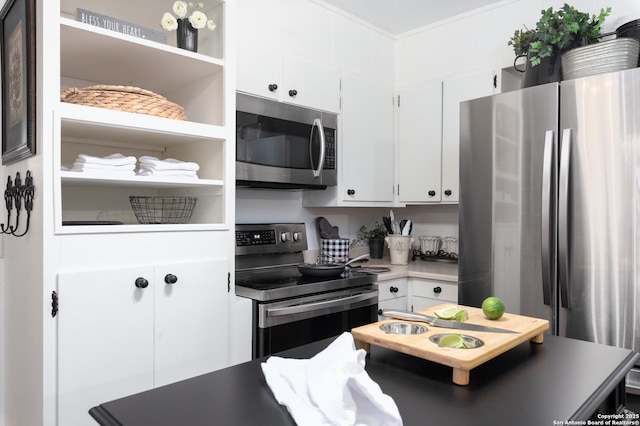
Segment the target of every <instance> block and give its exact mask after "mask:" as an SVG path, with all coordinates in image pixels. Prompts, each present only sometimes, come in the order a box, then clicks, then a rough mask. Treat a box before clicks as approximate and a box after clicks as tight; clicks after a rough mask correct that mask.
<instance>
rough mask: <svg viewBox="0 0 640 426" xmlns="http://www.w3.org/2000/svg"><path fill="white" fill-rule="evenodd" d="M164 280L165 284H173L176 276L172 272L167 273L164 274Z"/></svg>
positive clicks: (176, 280) (176, 279) (176, 278)
mask: <svg viewBox="0 0 640 426" xmlns="http://www.w3.org/2000/svg"><path fill="white" fill-rule="evenodd" d="M164 282H165V283H167V284H175V283H177V282H178V277H176V276H175V275H173V274H167V275H165V276H164Z"/></svg>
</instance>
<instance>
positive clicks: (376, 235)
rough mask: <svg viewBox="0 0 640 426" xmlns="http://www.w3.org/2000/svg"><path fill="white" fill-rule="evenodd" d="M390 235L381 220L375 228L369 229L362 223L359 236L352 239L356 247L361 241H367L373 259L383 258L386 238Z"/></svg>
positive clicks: (352, 244)
mask: <svg viewBox="0 0 640 426" xmlns="http://www.w3.org/2000/svg"><path fill="white" fill-rule="evenodd" d="M387 235H388V232H387V228H385V226H384V225H383V224H381V223H379V222H376V223H375V225H374V226H373V228H371V229H367V227H366V226H365V225H362V226H361V227H360V229H359V230H358V236H357V237H356V238H354V239H353V240H352V241H351V246H352V247H354V246H356V245H358V244H360V242H362V243H363V244H364V242H366V243H367V244H368V245H369V255H370V256H371V258H372V259H382V254H383V252H384V238H385V237H386V236H387Z"/></svg>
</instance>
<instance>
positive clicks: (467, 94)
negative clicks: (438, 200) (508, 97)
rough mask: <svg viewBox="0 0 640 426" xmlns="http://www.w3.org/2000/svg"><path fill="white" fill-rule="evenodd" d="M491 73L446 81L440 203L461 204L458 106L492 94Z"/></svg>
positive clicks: (477, 73)
mask: <svg viewBox="0 0 640 426" xmlns="http://www.w3.org/2000/svg"><path fill="white" fill-rule="evenodd" d="M493 75H494V73H493V71H492V70H486V71H480V72H476V73H473V74H468V75H463V76H460V77H456V78H453V79H449V80H446V81H445V82H444V83H443V88H442V93H443V95H442V202H443V203H454V204H455V203H458V202H459V201H460V182H459V179H460V177H459V173H460V158H459V157H460V102H463V101H467V100H470V99H475V98H480V97H483V96H490V95H492V94H493V89H494V88H493Z"/></svg>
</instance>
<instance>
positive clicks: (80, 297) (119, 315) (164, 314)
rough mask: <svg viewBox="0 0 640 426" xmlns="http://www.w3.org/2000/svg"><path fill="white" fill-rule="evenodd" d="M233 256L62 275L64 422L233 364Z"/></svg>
mask: <svg viewBox="0 0 640 426" xmlns="http://www.w3.org/2000/svg"><path fill="white" fill-rule="evenodd" d="M227 285H228V284H227V262H226V260H209V261H201V262H188V263H176V264H165V265H157V266H140V267H128V268H120V269H107V270H101V271H96V270H92V271H82V272H69V273H60V274H59V276H58V297H59V305H58V306H59V310H58V401H59V408H58V424H59V425H65V426H66V425H69V426H72V425H86V424H90V423H91V422H92V420H91V418H90V416H89V414H88V412H87V411H88V409H89V408H91V407H93V406H95V405H97V404H99V403H101V402H104V401H108V400H112V399H115V398H119V397H123V396H126V395H130V394H132V393H136V392H141V391H144V390H147V389H151V388H153V387H158V386H163V385H166V384H169V383H173V382H176V381H178V380H183V379H186V378H189V377H193V376H197V375H201V374H204V373H208V372H210V371H214V370H217V369H219V368H222V367H225V366H227V362H228V361H227V351H226V349H225V348H224V347H221V345H224V342H227V339H228V337H229V336H228V327H229V324H228V320H227V318H228V308H227V306H228V305H229V300H228V297H229V296H228V289H227Z"/></svg>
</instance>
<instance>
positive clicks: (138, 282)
mask: <svg viewBox="0 0 640 426" xmlns="http://www.w3.org/2000/svg"><path fill="white" fill-rule="evenodd" d="M135 284H136V287H138V288H147V287H149V281H147V280H146V279H144V278H142V277H138V278H136V282H135Z"/></svg>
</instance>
